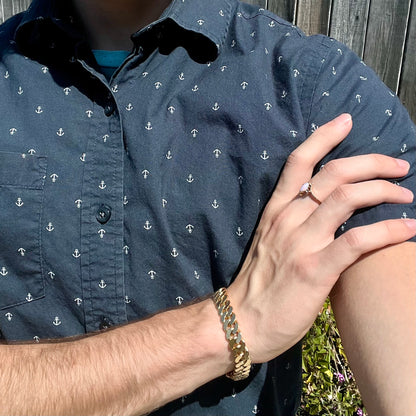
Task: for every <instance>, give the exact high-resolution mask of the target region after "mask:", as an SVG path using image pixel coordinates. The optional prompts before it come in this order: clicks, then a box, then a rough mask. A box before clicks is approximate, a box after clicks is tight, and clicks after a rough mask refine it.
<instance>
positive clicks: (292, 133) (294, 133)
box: [289, 130, 298, 137]
mask: <svg viewBox="0 0 416 416" xmlns="http://www.w3.org/2000/svg"><path fill="white" fill-rule="evenodd" d="M289 133H290V134H291V135H292V137H296V136H297V134H298V132H297V131H296V130H290V132H289Z"/></svg>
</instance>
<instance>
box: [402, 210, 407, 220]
mask: <svg viewBox="0 0 416 416" xmlns="http://www.w3.org/2000/svg"><path fill="white" fill-rule="evenodd" d="M402 218H403V219H404V220H405V219H406V218H407V214H406V213H405V212H403V214H402Z"/></svg>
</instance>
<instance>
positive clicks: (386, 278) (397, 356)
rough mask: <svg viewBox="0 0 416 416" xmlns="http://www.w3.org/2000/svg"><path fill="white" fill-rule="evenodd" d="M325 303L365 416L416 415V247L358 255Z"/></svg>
mask: <svg viewBox="0 0 416 416" xmlns="http://www.w3.org/2000/svg"><path fill="white" fill-rule="evenodd" d="M331 302H332V305H333V308H334V311H335V314H336V320H337V324H338V326H339V330H340V333H341V336H342V342H343V345H344V347H345V350H346V352H347V355H348V359H349V361H350V364H351V367H352V370H353V371H354V375H355V377H356V379H357V383H358V385H359V388H360V391H361V393H362V396H363V400H364V404H365V406H366V408H367V410H368V411H369V414H370V415H377V416H383V415H395V416H414V415H416V243H412V242H409V243H403V244H399V245H393V246H390V247H388V248H384V249H382V250H378V251H375V252H374V253H371V254H369V255H366V256H364V257H363V258H361V259H360V260H359V261H358V262H356V263H355V264H354V265H352V266H351V267H350V268H349V269H348V270H346V271H345V272H344V273H343V276H342V278H341V279H340V280H339V281H338V283H337V285H336V286H335V288H334V290H333V292H332V296H331Z"/></svg>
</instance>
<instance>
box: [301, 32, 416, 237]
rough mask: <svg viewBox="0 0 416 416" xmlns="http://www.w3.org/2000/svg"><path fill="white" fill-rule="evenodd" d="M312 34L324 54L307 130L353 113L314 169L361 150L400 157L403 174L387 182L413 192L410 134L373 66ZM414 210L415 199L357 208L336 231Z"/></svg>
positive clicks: (414, 145)
mask: <svg viewBox="0 0 416 416" xmlns="http://www.w3.org/2000/svg"><path fill="white" fill-rule="evenodd" d="M312 38H315V39H314V40H312V41H313V42H321V46H322V44H326V46H327V49H326V51H327V53H326V55H325V54H322V56H321V62H320V63H321V68H320V72H319V75H318V77H317V80H316V83H315V90H314V94H313V99H312V102H311V108H310V114H309V116H308V120H307V128H308V129H309V132H308V133H312V132H313V131H314V130H315V129H316V128H317V127H319V126H321V125H323V124H325V123H326V122H327V121H329V120H331V119H333V118H335V117H336V116H337V115H339V114H341V113H345V112H348V113H350V114H351V115H352V118H353V129H352V131H351V133H350V134H349V136H348V137H347V138H346V139H345V140H344V141H343V142H342V143H341V144H340V145H339V146H338V147H337V148H336V149H334V150H333V151H332V152H331V153H330V154H328V155H327V156H326V157H325V158H324V159H323V160H322V161H321V163H320V164H319V166H317V170H318V169H319V168H320V167H321V166H322V165H324V164H325V163H327V162H328V161H329V160H331V159H338V158H344V157H349V156H355V155H361V154H370V153H381V154H385V155H389V156H392V157H396V158H401V159H405V160H407V161H408V162H409V163H410V166H411V167H410V171H409V173H408V175H407V176H406V177H403V178H391V182H394V183H396V184H397V185H399V186H404V187H406V188H409V189H410V190H411V191H412V192H413V193H414V194H415V195H416V175H415V170H416V133H415V125H414V124H413V122H412V121H411V119H410V117H409V114H408V112H407V110H406V109H405V108H404V107H403V105H402V104H401V102H400V100H399V99H398V97H397V96H396V95H395V94H394V93H393V92H392V91H390V90H389V88H387V87H386V86H385V85H384V84H383V82H382V81H381V80H380V79H379V78H378V77H377V75H376V74H375V73H374V71H373V70H372V69H371V68H369V67H368V66H366V65H365V64H364V62H362V61H361V60H360V58H359V57H358V56H357V55H355V53H354V52H352V51H351V50H349V49H348V48H347V47H346V46H345V45H343V44H341V43H339V42H337V41H335V40H333V39H330V38H325V37H321V36H317V37H312ZM321 50H322V49H321ZM415 211H416V210H415V202H413V203H412V204H380V205H378V206H375V207H371V208H366V209H361V210H358V211H356V212H355V213H354V215H353V216H352V217H351V218H350V219H349V220H347V222H346V223H345V224H343V225H342V226H341V227H340V229H339V230H338V232H337V235H339V234H340V233H342V232H345V231H347V230H348V229H350V228H352V227H357V226H360V225H366V224H371V223H374V222H378V221H382V220H386V219H394V218H415V217H416V212H415ZM412 240H413V241H416V239H415V238H413V239H412Z"/></svg>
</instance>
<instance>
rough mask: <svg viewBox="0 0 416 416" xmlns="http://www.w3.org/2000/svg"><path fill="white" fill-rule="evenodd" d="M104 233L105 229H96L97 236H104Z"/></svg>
mask: <svg viewBox="0 0 416 416" xmlns="http://www.w3.org/2000/svg"><path fill="white" fill-rule="evenodd" d="M105 233H106V231H105V230H103V229H102V228H101V229H100V230H98V234H99V236H100V238H101V239H103V238H104V235H105Z"/></svg>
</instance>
